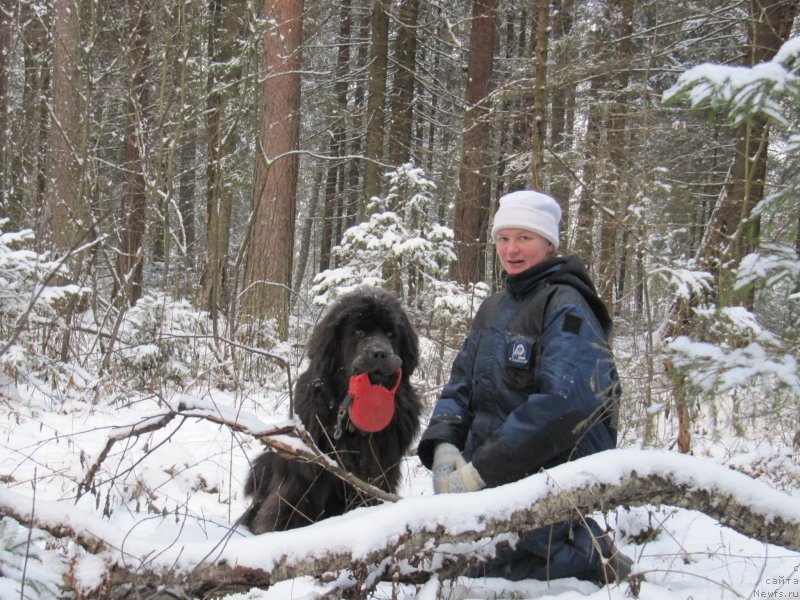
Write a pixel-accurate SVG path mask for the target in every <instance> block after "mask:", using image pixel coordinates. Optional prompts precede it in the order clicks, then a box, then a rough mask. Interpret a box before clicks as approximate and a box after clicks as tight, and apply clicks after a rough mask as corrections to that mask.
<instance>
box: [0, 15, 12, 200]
mask: <svg viewBox="0 0 800 600" xmlns="http://www.w3.org/2000/svg"><path fill="white" fill-rule="evenodd" d="M12 4H13V3H12V2H11V1H10V0H2V2H1V3H0V212H2V214H4V215H8V214H9V210H8V208H9V198H10V196H11V187H10V177H9V166H10V165H9V163H10V160H9V158H10V150H11V123H10V121H9V119H8V108H9V99H10V98H9V90H10V83H11V69H10V66H11V62H10V59H11V23H12V17H13V15H14V7H13V5H12Z"/></svg>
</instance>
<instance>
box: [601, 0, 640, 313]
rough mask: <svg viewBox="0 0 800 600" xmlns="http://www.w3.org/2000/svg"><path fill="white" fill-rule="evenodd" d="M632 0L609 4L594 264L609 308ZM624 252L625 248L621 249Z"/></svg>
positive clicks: (623, 158) (620, 207)
mask: <svg viewBox="0 0 800 600" xmlns="http://www.w3.org/2000/svg"><path fill="white" fill-rule="evenodd" d="M634 4H635V0H615V1H614V2H613V3H609V5H608V6H609V9H610V11H613V13H614V15H613V17H616V18H615V19H614V21H615V24H618V25H619V27H618V28H615V39H616V40H617V42H616V52H615V53H614V59H615V60H614V64H615V68H616V73H614V75H613V77H612V78H611V81H610V83H611V85H613V95H612V98H611V103H610V109H609V112H610V114H609V116H608V134H607V140H608V143H607V145H608V155H609V167H610V172H609V173H607V174H606V175H605V176H604V177H603V180H604V181H605V184H604V185H603V186H601V189H602V192H601V194H600V198H601V201H602V202H603V211H602V213H600V214H601V218H602V225H601V234H600V256H599V261H598V265H597V272H598V277H597V282H596V284H597V291H598V294H599V295H600V297H601V298H602V299H603V301H604V302H605V303H606V306H608V307H609V309H612V308H613V307H614V283H615V281H616V279H617V277H619V275H620V273H619V269H620V265H621V264H622V261H621V260H618V259H617V234H618V233H619V232H620V230H621V225H622V218H623V216H624V214H625V211H626V210H627V190H628V186H627V185H626V181H625V177H624V175H623V173H628V172H629V171H630V170H629V169H628V165H627V161H628V152H627V145H626V137H627V136H626V129H627V126H628V124H627V118H626V116H627V111H628V93H627V88H628V81H629V79H630V67H631V48H632V44H631V40H632V36H633V9H634ZM622 254H623V255H624V254H625V250H624V249H623V250H622Z"/></svg>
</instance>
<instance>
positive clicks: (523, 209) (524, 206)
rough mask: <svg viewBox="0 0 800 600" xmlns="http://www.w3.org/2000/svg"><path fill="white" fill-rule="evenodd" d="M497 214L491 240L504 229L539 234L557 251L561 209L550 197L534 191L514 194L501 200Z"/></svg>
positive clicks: (522, 191) (521, 191)
mask: <svg viewBox="0 0 800 600" xmlns="http://www.w3.org/2000/svg"><path fill="white" fill-rule="evenodd" d="M499 204H500V205H499V207H498V208H497V212H496V213H495V214H494V225H492V239H493V240H495V241H496V240H497V232H498V231H500V230H501V229H525V230H526V231H532V232H533V233H538V234H539V235H540V236H542V237H543V238H544V239H546V240H547V241H548V242H550V243H551V244H553V246H555V247H556V249H558V224H559V222H560V221H561V207H560V206H559V205H558V202H556V201H555V200H553V198H551V197H550V196H548V195H547V194H542V193H541V192H534V191H532V190H520V191H518V192H511V193H510V194H506V195H505V196H503V197H502V198H500V202H499Z"/></svg>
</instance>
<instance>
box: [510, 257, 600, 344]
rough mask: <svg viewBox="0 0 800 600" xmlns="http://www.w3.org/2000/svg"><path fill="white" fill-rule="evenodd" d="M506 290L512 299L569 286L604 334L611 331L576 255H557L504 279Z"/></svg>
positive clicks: (584, 269)
mask: <svg viewBox="0 0 800 600" xmlns="http://www.w3.org/2000/svg"><path fill="white" fill-rule="evenodd" d="M505 282H506V288H507V289H508V292H509V293H510V294H511V295H512V296H514V297H515V298H521V297H524V296H527V295H528V294H530V293H531V292H533V291H535V290H538V289H539V288H541V287H545V286H548V285H555V284H562V285H569V286H572V287H574V288H575V289H576V290H578V291H579V292H580V293H581V295H582V296H583V297H584V299H585V300H586V302H587V303H588V304H589V307H590V308H591V309H592V312H594V314H595V316H596V317H597V319H598V321H600V325H601V326H602V327H603V329H604V330H605V331H606V332H610V331H611V325H612V320H611V315H610V314H609V312H608V308H607V307H606V305H605V303H604V302H603V300H602V299H601V298H600V296H599V295H598V294H597V290H596V289H595V287H594V283H593V282H592V279H591V277H589V272H588V271H587V270H586V265H585V264H584V263H583V260H581V258H580V257H579V256H574V255H573V256H559V257H556V258H551V259H548V260H546V261H544V262H541V263H539V264H538V265H535V266H533V267H531V268H530V269H528V270H527V271H523V272H522V273H518V274H517V275H506V276H505Z"/></svg>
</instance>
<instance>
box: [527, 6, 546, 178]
mask: <svg viewBox="0 0 800 600" xmlns="http://www.w3.org/2000/svg"><path fill="white" fill-rule="evenodd" d="M549 32H550V0H539V10H538V15H537V17H536V66H535V74H534V89H533V124H532V125H533V127H532V132H531V133H532V136H531V142H532V143H531V187H532V188H533V189H535V190H542V191H547V190H545V181H544V149H545V140H546V138H547V117H546V114H545V113H546V109H547V45H548V41H549Z"/></svg>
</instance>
